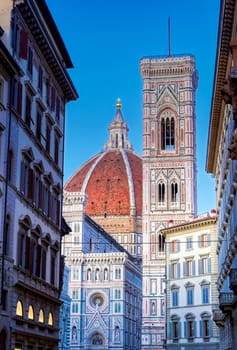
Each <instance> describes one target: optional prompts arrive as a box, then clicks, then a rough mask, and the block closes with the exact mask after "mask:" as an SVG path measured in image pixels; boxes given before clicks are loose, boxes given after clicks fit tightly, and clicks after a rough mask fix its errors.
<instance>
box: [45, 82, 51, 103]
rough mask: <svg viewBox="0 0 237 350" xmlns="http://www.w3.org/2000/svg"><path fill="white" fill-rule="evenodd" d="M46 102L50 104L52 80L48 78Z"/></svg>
mask: <svg viewBox="0 0 237 350" xmlns="http://www.w3.org/2000/svg"><path fill="white" fill-rule="evenodd" d="M46 104H47V106H48V107H49V105H50V82H49V79H47V80H46Z"/></svg>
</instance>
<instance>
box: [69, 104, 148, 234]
mask: <svg viewBox="0 0 237 350" xmlns="http://www.w3.org/2000/svg"><path fill="white" fill-rule="evenodd" d="M116 107H117V110H116V113H115V118H114V120H113V121H112V123H111V124H110V127H109V140H108V142H106V144H105V147H104V150H103V151H102V152H100V153H98V154H96V155H95V156H94V157H92V158H91V159H89V160H88V161H87V162H85V163H84V164H83V165H82V166H81V167H80V168H79V169H78V170H77V171H76V172H75V173H74V175H73V176H72V177H71V178H70V179H69V180H68V182H67V183H66V185H65V187H64V190H65V191H67V192H81V193H85V194H86V196H87V203H86V206H85V212H86V214H88V215H89V216H91V217H92V218H93V219H94V220H95V221H97V222H98V223H99V224H100V225H102V227H104V228H105V229H107V231H108V232H110V231H117V232H118V231H120V232H122V231H124V230H125V231H131V227H130V229H129V228H128V227H127V226H129V220H128V222H127V223H125V222H124V221H123V224H122V220H123V219H122V217H124V216H125V217H129V218H130V221H131V218H132V217H133V218H134V217H138V216H139V217H141V215H142V158H141V157H140V156H139V155H137V154H136V153H135V152H134V151H133V149H132V145H131V143H130V142H129V140H128V138H127V133H128V127H127V124H126V122H125V121H124V119H123V115H122V112H121V103H120V101H118V103H117V105H116ZM96 217H97V218H101V219H99V220H96ZM112 217H113V224H114V225H117V229H115V227H114V229H113V230H112V229H111V225H112V223H110V224H109V225H108V226H106V222H107V223H108V222H109V218H112ZM116 217H117V218H118V217H120V222H118V221H116ZM105 219H106V222H105ZM131 225H132V224H131V222H130V226H131ZM125 226H126V227H127V228H125ZM118 227H120V228H118ZM122 227H123V228H122Z"/></svg>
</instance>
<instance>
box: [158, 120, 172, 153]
mask: <svg viewBox="0 0 237 350" xmlns="http://www.w3.org/2000/svg"><path fill="white" fill-rule="evenodd" d="M161 149H162V150H166V151H173V150H174V149H175V120H174V117H171V116H170V115H169V116H166V117H162V118H161Z"/></svg>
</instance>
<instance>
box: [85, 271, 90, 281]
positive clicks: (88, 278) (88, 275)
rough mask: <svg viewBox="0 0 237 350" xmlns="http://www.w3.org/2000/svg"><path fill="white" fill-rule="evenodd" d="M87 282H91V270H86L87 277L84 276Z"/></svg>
mask: <svg viewBox="0 0 237 350" xmlns="http://www.w3.org/2000/svg"><path fill="white" fill-rule="evenodd" d="M86 279H87V281H90V280H91V269H88V270H87V276H86Z"/></svg>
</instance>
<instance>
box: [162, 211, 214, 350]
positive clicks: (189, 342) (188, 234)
mask: <svg viewBox="0 0 237 350" xmlns="http://www.w3.org/2000/svg"><path fill="white" fill-rule="evenodd" d="M213 212H214V215H211V216H210V215H209V214H208V213H207V214H206V215H203V216H200V217H197V218H195V219H194V220H192V221H190V222H188V223H184V224H181V225H172V226H170V227H168V228H166V229H164V230H163V231H162V233H163V234H164V236H165V241H166V276H167V283H166V305H167V308H166V338H167V344H166V348H167V349H168V350H173V349H176V350H178V349H179V350H181V349H185V350H189V349H190V350H191V349H196V350H203V349H204V348H205V349H212V350H217V349H219V329H218V327H217V326H216V324H215V323H214V322H213V317H212V315H213V310H214V309H215V308H216V305H217V303H218V293H217V287H216V280H217V271H218V266H217V255H216V217H215V211H213Z"/></svg>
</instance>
